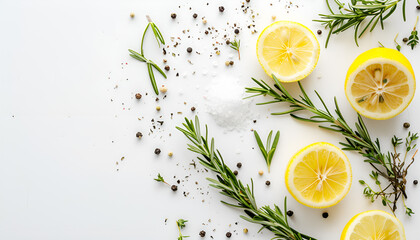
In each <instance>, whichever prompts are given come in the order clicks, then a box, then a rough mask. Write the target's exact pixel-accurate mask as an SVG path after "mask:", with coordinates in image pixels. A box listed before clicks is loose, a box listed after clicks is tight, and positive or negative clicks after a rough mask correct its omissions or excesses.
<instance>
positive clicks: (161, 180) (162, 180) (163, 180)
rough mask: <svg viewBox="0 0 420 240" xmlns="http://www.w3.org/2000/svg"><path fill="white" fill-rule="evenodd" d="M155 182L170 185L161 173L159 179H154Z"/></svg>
mask: <svg viewBox="0 0 420 240" xmlns="http://www.w3.org/2000/svg"><path fill="white" fill-rule="evenodd" d="M153 180H155V181H156V182H162V183H165V184H166V185H169V183H167V182H166V181H165V179H163V177H162V176H161V175H160V173H158V175H157V178H154V179H153Z"/></svg>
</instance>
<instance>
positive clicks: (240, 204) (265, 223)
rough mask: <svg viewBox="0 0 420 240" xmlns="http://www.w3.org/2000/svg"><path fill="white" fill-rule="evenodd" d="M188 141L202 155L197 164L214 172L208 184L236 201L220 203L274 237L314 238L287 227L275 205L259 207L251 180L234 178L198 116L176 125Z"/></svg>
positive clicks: (292, 238)
mask: <svg viewBox="0 0 420 240" xmlns="http://www.w3.org/2000/svg"><path fill="white" fill-rule="evenodd" d="M177 129H178V130H179V131H181V132H182V133H183V134H184V135H185V136H186V137H187V138H188V140H189V141H190V142H191V144H187V145H188V150H190V151H192V152H195V153H198V154H199V155H201V156H200V157H198V159H199V161H200V163H201V164H202V165H203V166H204V167H205V168H207V169H209V170H211V171H213V172H214V173H216V174H217V178H216V179H213V178H207V180H209V181H210V182H211V184H210V186H212V187H214V188H216V189H219V190H220V193H221V194H223V195H225V196H227V197H229V198H231V199H233V200H235V202H236V203H227V202H225V201H222V203H224V204H226V205H228V206H231V207H235V208H239V209H242V210H244V212H245V215H246V216H241V218H242V219H244V220H246V221H248V222H252V223H256V224H260V225H261V226H262V228H261V229H260V231H261V230H262V229H267V230H269V231H271V232H273V233H274V234H275V236H276V237H275V238H274V239H281V240H316V239H315V238H312V237H309V236H307V235H305V234H301V233H299V232H298V231H296V230H295V229H293V228H292V227H290V226H289V223H288V221H287V215H284V214H283V212H282V211H281V210H280V208H279V207H278V206H276V205H274V209H272V208H270V207H269V206H264V207H262V208H259V207H258V206H257V204H256V201H255V197H254V184H253V181H252V179H251V187H250V186H249V185H246V186H245V185H244V184H243V183H242V182H241V181H240V180H238V179H237V177H236V176H235V174H234V173H233V172H232V170H231V169H230V168H229V167H228V166H227V165H226V164H225V162H224V160H223V157H222V155H221V154H220V152H219V150H217V149H216V148H215V143H214V139H213V138H212V139H211V140H210V141H209V138H208V128H207V125H206V132H205V135H203V136H202V135H201V127H200V123H199V119H198V117H197V116H196V117H195V121H193V120H189V119H187V118H185V123H183V127H177ZM284 211H287V206H286V199H285V200H284Z"/></svg>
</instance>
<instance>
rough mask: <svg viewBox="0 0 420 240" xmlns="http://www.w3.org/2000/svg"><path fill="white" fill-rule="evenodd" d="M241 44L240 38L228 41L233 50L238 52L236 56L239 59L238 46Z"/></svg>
mask: <svg viewBox="0 0 420 240" xmlns="http://www.w3.org/2000/svg"><path fill="white" fill-rule="evenodd" d="M240 46H241V40H239V41H237V40H236V38H235V40H234V41H233V42H230V47H231V48H232V49H233V50H236V51H237V52H238V58H239V60H241V53H240V52H239V47H240Z"/></svg>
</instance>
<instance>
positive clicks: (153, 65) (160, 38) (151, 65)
mask: <svg viewBox="0 0 420 240" xmlns="http://www.w3.org/2000/svg"><path fill="white" fill-rule="evenodd" d="M146 18H147V20H148V21H149V23H148V24H147V26H146V29H144V32H143V37H142V38H141V45H140V53H138V52H136V51H134V50H131V49H128V51H129V52H130V56H131V57H132V58H134V59H137V60H139V61H140V62H145V63H146V64H147V71H148V73H149V78H150V82H151V83H152V86H153V90H154V92H155V93H156V95H159V90H158V87H157V84H156V78H155V74H154V73H153V68H155V69H156V70H157V71H158V72H159V73H160V74H162V76H163V77H164V78H166V74H165V73H164V72H163V71H162V69H161V68H160V67H159V66H158V65H157V64H156V63H154V62H153V61H152V60H150V59H147V58H146V57H145V56H144V50H143V43H144V37H145V36H146V32H147V30H148V29H149V27H150V28H151V29H152V31H153V34H154V35H155V38H156V41H157V43H158V45H159V47H160V44H165V39H164V38H163V36H162V33H161V32H160V30H159V28H158V27H157V26H156V24H155V23H154V22H152V19H151V18H150V17H149V16H146Z"/></svg>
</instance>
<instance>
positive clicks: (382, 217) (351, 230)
mask: <svg viewBox="0 0 420 240" xmlns="http://www.w3.org/2000/svg"><path fill="white" fill-rule="evenodd" d="M376 239H381V240H405V239H406V238H405V233H404V227H403V225H402V223H401V222H400V221H399V220H398V219H397V218H396V217H394V216H392V215H391V214H389V213H387V212H384V211H381V210H372V211H367V212H362V213H359V214H357V215H356V216H354V217H353V218H352V219H351V220H350V221H349V222H348V223H347V225H346V226H345V227H344V230H343V232H342V234H341V238H340V240H376Z"/></svg>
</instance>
